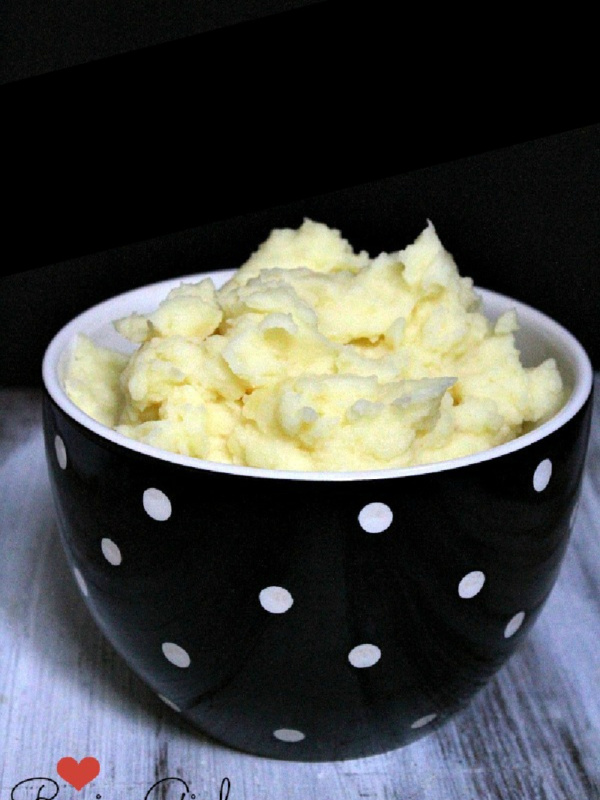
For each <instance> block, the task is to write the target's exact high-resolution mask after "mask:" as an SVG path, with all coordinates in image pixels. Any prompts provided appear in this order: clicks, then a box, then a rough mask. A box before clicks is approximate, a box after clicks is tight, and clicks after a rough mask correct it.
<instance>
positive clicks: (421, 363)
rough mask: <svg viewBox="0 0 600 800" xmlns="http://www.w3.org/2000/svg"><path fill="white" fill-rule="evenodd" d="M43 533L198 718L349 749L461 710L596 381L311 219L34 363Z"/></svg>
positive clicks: (554, 509)
mask: <svg viewBox="0 0 600 800" xmlns="http://www.w3.org/2000/svg"><path fill="white" fill-rule="evenodd" d="M43 379H44V386H45V396H44V432H45V442H46V451H47V461H48V469H49V474H50V479H51V485H52V491H53V496H54V501H55V506H56V513H57V520H58V527H59V531H60V536H61V540H62V543H63V546H64V549H65V552H66V555H67V558H68V561H69V564H70V567H71V569H72V572H73V575H74V578H75V580H76V581H77V584H78V586H79V589H80V591H81V594H82V597H83V598H84V600H85V602H86V603H87V605H88V607H89V610H90V612H91V614H92V616H93V617H94V619H95V621H96V622H97V624H98V625H99V627H100V628H101V630H102V631H103V632H104V633H105V635H106V636H107V638H108V640H109V641H110V642H111V643H112V644H113V646H114V647H115V648H116V650H117V651H118V652H119V653H120V654H121V656H122V657H123V658H124V659H125V660H126V661H127V662H128V664H129V665H130V667H131V668H132V669H133V670H134V671H135V672H136V673H137V674H138V675H139V676H140V677H141V678H142V679H143V680H144V681H145V682H146V683H147V684H148V685H149V686H150V687H151V688H152V689H153V691H155V692H156V694H157V695H158V696H159V697H160V698H161V699H162V700H163V701H164V702H165V703H166V704H167V705H168V706H169V707H170V708H171V709H173V712H174V713H177V714H180V715H181V716H182V717H183V718H185V719H186V720H187V721H188V722H189V723H190V724H191V725H192V726H193V727H195V728H198V729H199V730H200V731H202V732H203V733H205V734H207V735H209V736H211V737H213V738H214V739H215V740H217V741H219V742H222V743H223V744H225V745H228V746H230V747H233V748H235V749H239V750H242V751H245V752H249V753H254V754H257V755H263V756H267V757H272V758H282V759H290V760H301V761H319V760H334V759H347V758H358V757H362V756H367V755H372V754H375V753H381V752H384V751H387V750H390V749H393V748H397V747H401V746H404V745H407V744H409V743H410V742H412V741H414V740H415V739H417V738H419V737H421V736H423V735H425V734H427V733H430V732H432V731H434V730H435V729H436V728H437V727H438V726H440V725H442V724H444V722H445V721H446V720H447V719H449V718H450V717H451V716H452V715H453V714H455V713H456V712H457V711H459V710H460V709H461V708H462V707H464V705H465V704H466V703H468V702H469V700H470V699H471V698H472V697H473V695H474V694H475V693H476V692H477V691H478V690H479V689H480V688H481V687H482V686H483V685H485V683H486V682H487V681H488V680H489V679H490V678H491V677H492V676H493V675H494V673H495V672H496V671H497V670H498V669H499V668H501V666H502V665H503V664H504V663H505V662H506V660H507V659H508V658H509V657H510V655H511V654H512V652H513V651H514V650H515V648H516V647H518V646H519V642H520V641H522V639H523V637H524V636H526V635H527V632H528V630H529V629H530V628H531V626H532V625H533V623H534V621H535V619H536V617H537V616H538V614H539V613H540V612H541V610H542V608H543V605H544V603H545V601H546V599H547V597H548V595H549V593H550V591H551V590H552V587H553V585H554V583H555V581H556V579H557V576H558V573H559V570H560V565H561V562H562V558H563V555H564V552H565V549H566V547H567V545H568V541H569V536H570V532H571V529H572V525H573V519H574V515H575V512H576V507H577V500H578V496H579V490H580V483H581V475H582V470H583V466H584V461H585V454H586V448H587V442H588V437H589V425H590V411H591V393H592V367H591V364H590V361H589V358H588V356H587V355H586V353H585V351H584V350H583V348H582V347H581V345H580V344H579V342H578V341H577V340H576V339H575V338H574V337H573V336H572V335H571V334H570V333H569V332H568V331H566V330H565V329H564V328H563V327H562V326H561V325H559V324H558V323H557V322H555V321H554V320H552V319H550V318H548V317H547V316H546V315H544V314H542V313H541V312H539V311H537V310H536V309H534V308H531V307H530V306H527V305H525V304H523V303H521V302H519V301H517V300H514V299H512V298H508V297H505V296H503V295H500V294H498V293H495V292H492V291H489V290H486V289H483V288H479V287H476V286H475V285H474V284H473V281H472V280H471V279H470V278H468V277H465V276H463V275H461V274H460V272H459V270H458V267H457V265H456V263H455V261H454V258H453V257H452V255H451V254H450V253H449V252H448V251H447V250H446V249H445V247H444V246H443V244H442V242H441V241H440V238H439V236H438V234H437V232H436V230H435V227H434V225H433V224H432V223H431V222H427V223H426V225H425V227H424V229H423V231H422V232H421V233H420V235H419V236H418V237H417V238H416V239H415V240H414V241H413V242H411V243H410V244H408V245H407V246H406V247H405V248H404V249H402V250H399V251H397V252H393V253H380V254H379V255H376V256H373V257H372V256H370V255H369V254H368V253H366V252H358V251H356V250H355V249H353V248H352V246H351V245H350V243H349V242H348V241H347V240H346V239H345V238H344V237H343V236H342V234H341V232H340V231H338V230H335V229H332V228H329V227H328V226H326V225H324V224H323V223H319V222H315V221H313V220H310V219H306V220H305V221H304V222H303V224H302V225H301V226H300V227H299V228H297V229H291V228H281V229H276V230H274V231H272V232H271V234H270V235H269V236H268V238H267V239H266V240H265V241H264V242H263V243H262V244H261V245H260V246H259V247H258V248H257V249H256V251H255V252H254V253H252V254H251V255H250V257H249V258H248V260H247V261H246V262H245V263H244V264H243V265H242V266H241V267H239V268H237V269H235V270H221V271H217V272H212V273H201V274H198V275H191V276H184V277H180V278H177V279H173V280H167V281H163V282H161V283H158V284H152V285H150V286H144V287H141V288H140V289H136V290H133V291H130V292H127V293H125V294H122V295H119V296H117V297H115V298H112V299H110V300H107V301H105V302H103V303H100V304H99V305H97V306H94V307H93V308H91V309H89V310H88V311H86V312H84V313H83V314H81V315H79V316H78V317H77V318H75V319H74V320H72V321H71V322H70V323H69V324H67V325H66V326H65V327H64V328H63V329H62V330H61V331H59V332H58V333H57V334H56V336H55V337H54V338H53V340H52V341H51V342H50V344H49V346H48V348H47V351H46V354H45V357H44V363H43Z"/></svg>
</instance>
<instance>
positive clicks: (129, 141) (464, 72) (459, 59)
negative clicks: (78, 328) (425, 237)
mask: <svg viewBox="0 0 600 800" xmlns="http://www.w3.org/2000/svg"><path fill="white" fill-rule="evenodd" d="M82 2H83V0H82ZM84 5H85V3H84ZM266 5H268V3H267V4H266ZM266 5H263V6H261V5H260V3H256V4H252V7H253V8H254V9H255V10H256V11H257V13H256V14H255V16H254V17H253V18H247V19H242V20H240V19H239V17H238V18H236V17H235V14H236V13H239V9H240V8H241V5H240V4H237V6H236V4H234V5H233V6H231V10H232V15H233V16H231V17H229V18H228V20H225V21H223V20H220V21H216V20H215V19H213V20H212V22H211V19H210V16H208V17H204V18H203V21H202V24H203V25H205V26H206V27H205V29H204V31H203V32H200V33H197V32H194V25H195V24H196V23H195V22H194V21H193V20H191V22H190V27H189V28H187V29H186V28H185V26H184V27H183V28H182V29H181V30H180V31H179V32H180V33H181V32H182V31H183V32H184V33H185V32H186V31H192V32H193V35H189V36H187V37H184V38H181V39H178V40H176V41H175V40H174V41H167V40H166V38H163V39H161V38H160V35H161V34H160V31H158V32H157V29H156V28H155V27H154V28H153V26H152V25H148V26H147V28H146V34H147V35H148V36H149V37H150V38H151V37H152V36H158V39H156V40H155V41H158V42H159V43H158V44H155V45H153V46H149V47H141V48H139V47H138V49H132V50H130V51H128V52H121V53H120V54H119V55H114V56H110V57H109V56H106V57H96V56H94V53H93V52H92V51H90V50H87V51H86V50H85V49H84V50H83V51H81V52H80V55H79V56H78V58H79V59H82V58H85V57H86V56H85V53H87V55H88V56H89V60H88V61H87V63H79V62H78V63H77V64H75V65H74V66H72V67H69V68H66V69H55V70H53V71H52V70H51V71H50V72H46V73H45V74H35V73H36V71H35V69H33V68H32V67H31V65H30V68H31V71H30V72H29V73H27V74H28V77H26V78H25V79H22V80H14V81H9V82H8V83H6V84H5V85H4V86H0V111H1V112H2V119H3V120H4V130H3V134H4V137H3V138H4V144H3V148H2V150H1V152H0V158H1V159H2V164H3V173H2V174H3V179H2V183H1V185H0V192H1V194H2V197H3V200H4V210H3V211H2V212H0V213H1V216H2V221H3V225H2V236H1V237H0V262H1V263H2V265H3V266H4V269H5V271H7V272H8V274H7V275H6V277H4V278H2V279H0V335H1V336H2V347H1V348H0V382H1V383H2V384H3V385H11V384H39V382H40V377H39V372H40V362H41V357H42V354H43V351H44V348H45V346H46V345H47V343H48V341H49V339H50V338H51V336H52V335H53V334H54V333H55V332H56V330H57V329H58V328H59V327H60V326H61V325H62V324H64V323H65V322H66V321H67V320H68V319H70V318H71V317H72V316H73V315H74V314H76V313H78V312H79V311H81V310H83V309H84V308H86V307H87V306H89V305H90V304H92V303H95V302H98V301H100V300H102V299H104V298H106V297H109V296H111V295H113V294H115V293H117V292H120V291H123V290H126V289H128V288H131V287H134V286H137V285H140V284H143V283H146V282H150V281H154V280H159V279H162V278H166V277H171V276H176V275H185V274H189V273H192V272H196V271H202V270H210V269H218V268H225V267H235V266H237V265H238V264H239V263H241V262H242V261H243V260H245V259H246V257H247V256H248V254H249V253H250V252H251V251H252V250H253V249H254V248H255V247H256V246H257V245H258V244H259V243H260V242H261V241H262V240H263V239H264V238H265V237H266V235H267V234H268V232H269V230H270V229H271V228H272V227H274V226H296V225H298V224H300V222H301V221H302V219H303V217H304V216H310V217H312V218H314V219H318V220H322V221H324V222H327V223H328V224H330V225H333V226H336V227H339V228H340V229H341V230H342V232H343V233H344V235H345V236H346V237H347V238H349V239H350V241H351V243H352V244H353V245H354V246H355V247H356V248H357V249H361V248H366V249H368V250H369V251H370V252H371V253H373V254H375V253H377V252H379V251H381V250H390V249H394V248H399V247H403V246H405V245H406V244H407V243H408V242H409V241H411V240H412V238H413V237H414V236H416V235H417V234H418V232H419V231H420V230H421V229H422V228H423V226H424V224H425V221H426V219H427V218H430V219H431V220H432V221H433V222H434V224H435V225H436V227H437V229H438V231H439V233H440V235H441V237H442V240H443V242H444V244H445V245H446V246H447V247H448V249H450V250H451V251H452V252H453V253H454V255H455V257H456V259H457V261H458V264H459V268H460V269H461V271H462V272H463V274H467V275H471V276H472V277H473V278H474V279H475V280H476V282H477V283H478V284H479V285H483V286H487V287H489V288H492V289H497V290H499V291H503V292H505V293H507V294H510V295H513V296H515V297H518V298H520V299H522V300H525V301H526V302H529V303H531V304H532V305H535V306H538V307H539V308H541V309H542V310H545V311H546V312H548V313H550V314H551V315H552V316H554V317H556V318H557V319H558V320H559V321H561V322H562V323H563V324H565V325H566V326H567V327H569V328H571V329H572V330H573V332H574V333H575V334H576V335H578V336H579V338H580V339H581V341H582V342H583V343H584V345H585V346H586V347H587V348H588V350H589V352H590V354H591V355H592V357H593V359H594V362H595V365H596V366H598V365H600V328H599V322H598V313H597V309H598V307H599V305H600V290H599V288H598V286H599V284H598V266H597V265H598V263H599V259H598V257H599V254H600V253H599V251H600V215H599V203H598V200H599V196H600V119H599V117H600V114H598V113H597V110H596V108H595V106H594V105H593V103H592V102H591V100H590V102H589V103H587V104H586V103H583V102H582V101H581V97H582V96H583V97H585V96H586V95H585V88H586V87H585V75H593V72H592V73H589V72H587V71H586V70H585V69H584V65H583V64H582V62H581V56H580V55H579V54H580V53H582V52H584V51H585V48H583V47H582V48H580V50H579V51H577V53H576V55H575V56H574V57H573V58H572V59H571V60H570V61H569V66H567V65H565V62H564V59H557V58H556V51H555V46H554V44H553V42H552V40H548V44H547V49H546V51H545V52H544V51H542V52H541V54H540V53H538V55H537V60H536V61H535V65H536V66H535V69H533V70H532V69H526V62H527V63H528V59H529V58H530V57H531V54H532V50H531V41H532V40H531V37H530V32H529V31H527V30H526V28H525V27H524V26H523V25H520V26H519V28H518V32H519V34H518V35H519V36H521V37H522V38H521V40H518V41H516V40H514V36H515V34H514V33H513V32H512V28H511V34H510V35H511V36H512V37H513V41H512V42H511V48H509V49H507V39H506V38H505V37H504V38H503V37H502V36H501V35H500V36H499V38H497V39H494V40H493V41H496V42H497V44H493V43H492V41H491V40H490V39H489V38H486V37H474V38H473V39H472V40H471V38H470V34H468V31H470V30H471V29H470V28H465V31H467V34H468V35H465V36H464V37H463V38H460V36H457V35H456V30H454V32H453V34H452V35H449V28H448V27H447V26H448V25H450V24H451V22H452V21H454V17H453V16H452V19H450V14H449V17H448V19H447V20H444V19H441V18H439V17H438V19H437V24H436V25H435V26H434V27H432V25H431V20H430V19H429V18H428V15H427V13H426V12H423V14H422V15H421V17H418V16H417V17H416V18H415V20H414V23H413V27H412V28H411V30H412V31H413V37H412V38H413V40H415V42H416V44H417V45H419V43H421V45H423V43H424V42H425V41H426V42H427V47H426V48H424V47H423V46H419V47H417V48H416V49H415V51H412V50H411V49H410V46H409V45H410V43H411V41H410V40H411V37H410V36H409V35H408V32H407V29H403V31H402V32H401V35H399V31H398V25H397V21H395V17H393V16H392V15H391V13H388V14H386V13H384V12H382V11H381V7H380V6H379V4H377V3H371V4H369V6H368V8H367V7H366V6H364V5H361V6H356V5H353V6H352V8H349V4H347V3H339V2H336V1H335V0H321V2H312V3H311V2H307V3H300V2H298V3H291V2H290V3H284V4H283V5H282V9H283V10H281V9H280V10H279V11H278V12H277V13H275V12H274V11H273V12H272V13H267V10H266ZM259 6H260V8H259ZM15 8H16V7H15ZM23 8H24V9H25V10H26V9H27V8H28V6H27V5H25V6H24V7H23ZM208 8H209V10H210V4H209V6H208ZM236 8H237V12H236ZM259 12H260V13H259ZM19 13H20V14H21V17H20V18H18V19H17V17H18V14H17V12H16V11H15V15H16V16H15V19H16V20H17V23H19V24H16V25H13V29H14V30H15V31H17V32H20V33H21V34H22V35H26V30H25V28H24V27H23V17H22V14H23V13H24V11H23V10H21V11H20V12H19ZM453 14H454V12H453ZM119 19H120V18H117V22H115V21H114V20H113V23H111V24H113V32H114V31H115V30H117V28H114V25H117V27H118V26H119V25H120V22H119ZM139 19H140V18H139V17H138V21H139ZM19 20H20V22H19ZM38 22H39V25H42V22H43V16H42V18H41V19H40V20H38ZM78 25H79V27H78ZM211 26H212V27H211ZM74 28H75V29H79V30H82V29H81V24H80V22H79V23H78V20H77V18H76V17H75V18H74ZM142 29H144V26H143V25H142ZM36 30H37V34H36V35H39V36H41V37H42V39H43V40H44V41H45V42H46V44H47V48H48V49H49V50H51V51H52V52H54V53H56V52H57V48H58V45H57V41H56V39H55V38H53V36H54V34H52V35H49V36H48V37H46V38H44V37H43V35H42V33H41V32H40V28H37V29H36ZM153 31H154V32H153ZM415 31H416V34H415ZM501 32H502V29H501V27H500V29H499V33H500V34H501ZM425 33H426V34H427V35H426V36H425V39H424V38H423V36H424V35H425ZM163 34H164V31H163ZM178 35H179V34H178ZM15 36H16V34H15ZM117 38H118V37H117ZM28 40H29V39H28ZM544 41H545V40H544ZM67 45H68V42H67V43H66V45H65V46H67ZM129 46H131V47H134V48H135V43H134V44H131V42H130V44H129V45H124V47H125V49H126V48H127V47H129ZM58 49H60V48H58ZM68 49H69V48H68V46H67V50H68ZM10 52H14V48H13V50H10V49H9V53H10ZM69 52H71V53H73V52H74V51H73V50H70V51H69ZM81 53H83V54H84V55H82V54H81ZM508 53H510V62H511V66H512V68H513V69H512V70H510V71H508V70H506V69H505V66H506V59H507V54H508ZM520 54H526V57H525V56H522V55H520ZM73 57H75V56H73ZM23 59H25V55H24V56H23ZM20 63H21V66H22V68H23V70H24V71H25V72H27V65H26V64H25V62H24V61H23V60H22V61H21V62H20ZM48 63H50V62H48ZM495 67H497V69H496V68H495ZM542 67H543V71H542V72H543V74H542V73H541V72H540V70H541V69H542ZM569 67H570V70H571V71H570V72H569ZM432 68H434V69H433V71H432ZM5 74H6V73H5ZM511 75H512V76H513V77H512V78H511V77H510V76H511ZM582 75H583V76H584V77H583V78H582ZM507 76H508V77H507ZM540 83H542V84H547V85H548V86H549V87H551V88H552V92H553V94H552V98H551V101H550V102H549V101H548V99H546V98H545V97H544V96H543V95H542V94H540V92H539V88H540ZM575 85H576V86H577V87H578V89H579V90H581V92H583V94H581V93H576V92H574V91H571V88H569V87H572V86H575ZM588 96H589V97H590V98H592V97H593V96H592V95H588Z"/></svg>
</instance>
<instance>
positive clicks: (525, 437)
mask: <svg viewBox="0 0 600 800" xmlns="http://www.w3.org/2000/svg"><path fill="white" fill-rule="evenodd" d="M234 272H235V270H230V269H225V270H216V271H211V272H199V273H194V274H189V275H184V276H178V277H176V278H169V279H167V280H162V281H158V282H155V283H151V284H146V285H144V286H141V287H138V288H136V289H131V290H128V291H125V292H122V293H121V294H118V295H115V296H113V297H110V298H108V299H107V300H104V301H102V302H100V303H97V304H95V305H93V306H91V307H90V308H88V309H87V310H85V311H83V312H82V313H81V314H79V315H77V316H76V317H74V318H73V319H72V320H70V321H69V322H68V323H67V324H66V325H64V326H63V327H62V328H61V329H60V330H59V331H58V332H57V333H56V334H55V335H54V337H53V338H52V340H51V341H50V343H49V344H48V346H47V348H46V351H45V353H44V357H43V361H42V380H43V384H44V386H45V388H46V390H47V392H48V394H49V396H50V397H51V398H52V400H54V402H55V403H56V405H57V406H58V407H59V408H60V409H61V410H62V411H64V413H65V414H66V415H67V416H68V417H71V418H72V419H73V420H74V421H75V422H77V423H79V424H80V425H81V426H82V427H83V428H86V429H87V430H89V431H90V432H92V433H94V434H96V435H97V436H99V437H100V438H101V439H105V440H107V441H109V442H112V443H113V444H115V445H118V446H120V447H124V448H125V449H127V450H130V451H133V452H136V453H139V454H142V455H145V456H150V457H152V458H155V459H157V460H159V461H165V462H170V463H172V464H178V465H180V466H184V467H191V468H193V469H199V470H204V471H209V472H215V473H224V474H230V475H238V476H246V477H252V478H262V479H265V478H268V479H279V480H304V481H319V482H336V481H364V480H382V479H390V478H401V477H410V476H415V475H425V474H432V473H437V472H446V471H449V470H454V469H457V468H460V467H466V466H470V465H474V464H479V463H482V462H486V461H490V460H493V459H496V458H500V457H502V456H504V455H507V454H509V453H514V452H516V451H518V450H523V449H525V448H527V447H528V446H530V445H532V444H534V443H535V442H538V441H541V440H542V439H544V438H546V437H547V436H548V435H549V434H551V433H553V432H555V431H557V430H559V429H560V428H562V427H563V426H564V425H566V423H567V422H569V420H571V419H572V418H573V417H574V416H575V415H576V414H577V412H578V411H579V410H580V409H581V408H582V407H583V405H584V404H585V402H586V400H587V399H588V397H589V396H590V394H591V392H592V387H593V367H592V364H591V361H590V358H589V356H588V354H587V352H586V351H585V349H584V348H583V346H582V345H581V344H580V342H579V341H578V340H577V339H576V338H575V336H573V334H572V333H570V331H568V330H567V329H566V328H565V327H563V326H562V325H561V324H560V323H558V322H557V321H556V320H554V319H552V318H551V317H549V316H548V315H546V314H544V313H543V312H541V311H539V310H537V309H535V308H533V307H532V306H530V305H528V304H526V303H524V302H522V301H520V300H515V299H513V298H512V297H509V296H507V295H504V294H501V293H499V292H495V291H491V290H489V289H485V288H482V287H479V286H475V287H474V288H475V291H476V292H477V293H478V294H479V295H480V297H482V299H483V300H484V301H485V300H486V299H487V300H496V301H499V302H501V303H504V304H506V306H507V307H512V308H514V309H515V310H516V313H517V315H518V318H519V322H520V324H521V325H522V323H523V320H524V319H526V320H527V321H528V322H529V323H530V326H531V323H532V322H533V323H534V324H535V327H536V328H538V329H540V330H544V331H545V332H547V333H548V334H549V335H550V336H551V337H552V338H553V339H554V341H559V340H560V342H561V344H562V345H563V346H564V347H565V348H566V350H567V351H568V353H569V355H570V356H571V358H572V360H573V364H574V372H575V382H574V387H573V390H572V392H571V394H570V396H569V398H568V400H567V401H566V403H565V404H564V405H563V406H562V408H561V409H560V410H559V411H558V412H557V413H556V414H555V415H554V416H553V417H552V418H551V419H549V420H548V421H546V422H545V423H543V424H542V425H540V426H539V427H537V428H535V429H534V430H532V431H529V432H528V433H525V434H522V435H521V436H519V437H517V438H516V439H513V440H511V441H510V442H506V443H505V444H501V445H498V446H496V447H492V448H489V449H487V450H482V451H480V452H478V453H474V454H472V455H468V456H462V457H460V458H453V459H448V460H446V461H437V462H433V463H428V464H420V465H417V466H412V467H392V468H385V469H366V470H353V471H346V472H344V471H309V470H306V471H304V470H278V469H277V470H276V469H267V468H263V467H248V466H240V465H235V464H227V463H220V462H214V461H206V460H204V459H200V458H195V457H193V456H185V455H179V454H177V453H172V452H170V451H168V450H161V449H159V448H157V447H153V446H152V445H148V444H145V443H143V442H138V441H136V440H135V439H131V438H129V437H127V436H125V435H124V434H121V433H118V432H117V431H115V430H113V429H111V428H109V427H107V426H106V425H103V424H101V423H99V422H97V421H96V420H94V419H92V418H91V417H90V416H88V415H87V414H86V413H85V412H84V411H82V410H81V409H80V408H78V407H77V406H76V405H75V404H74V403H73V402H72V400H70V399H69V397H68V396H67V394H66V392H65V391H64V389H63V388H62V386H61V383H60V380H59V375H58V371H59V369H58V368H59V361H60V358H61V355H62V354H63V352H64V351H65V348H66V347H67V346H68V345H69V343H70V342H72V340H73V338H74V336H75V334H76V333H78V332H80V331H83V330H84V326H85V323H86V322H88V321H89V320H92V319H94V318H96V317H98V316H101V315H102V314H104V316H105V317H106V316H107V312H108V311H109V310H110V308H111V307H112V306H113V305H115V303H116V302H117V301H119V302H123V303H126V302H127V301H128V300H129V299H131V300H134V298H135V297H136V296H140V295H142V294H143V293H146V292H152V293H155V292H156V293H159V294H160V295H161V299H162V297H164V296H165V295H166V293H167V292H168V291H169V290H170V289H171V288H174V287H175V286H178V285H179V284H180V283H182V282H191V281H198V280H201V279H203V278H211V279H212V280H213V281H214V282H215V285H216V286H219V285H221V284H222V283H224V282H225V281H226V280H227V279H228V278H229V277H231V276H232V275H233V274H234ZM163 293H164V294H163ZM133 310H134V309H133V307H132V308H131V310H130V312H128V313H131V311H133ZM117 316H119V315H117ZM115 318H117V317H113V318H112V319H115Z"/></svg>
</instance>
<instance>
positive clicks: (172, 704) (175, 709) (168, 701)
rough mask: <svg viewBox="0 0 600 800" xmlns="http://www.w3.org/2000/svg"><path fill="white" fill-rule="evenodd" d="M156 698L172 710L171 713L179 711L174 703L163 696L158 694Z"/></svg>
mask: <svg viewBox="0 0 600 800" xmlns="http://www.w3.org/2000/svg"><path fill="white" fill-rule="evenodd" d="M158 697H159V698H160V699H161V700H162V701H163V703H164V704H165V705H167V706H169V708H172V709H173V711H181V709H180V708H179V706H176V705H175V703H174V702H173V701H172V700H169V698H168V697H165V696H164V694H159V695H158Z"/></svg>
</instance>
